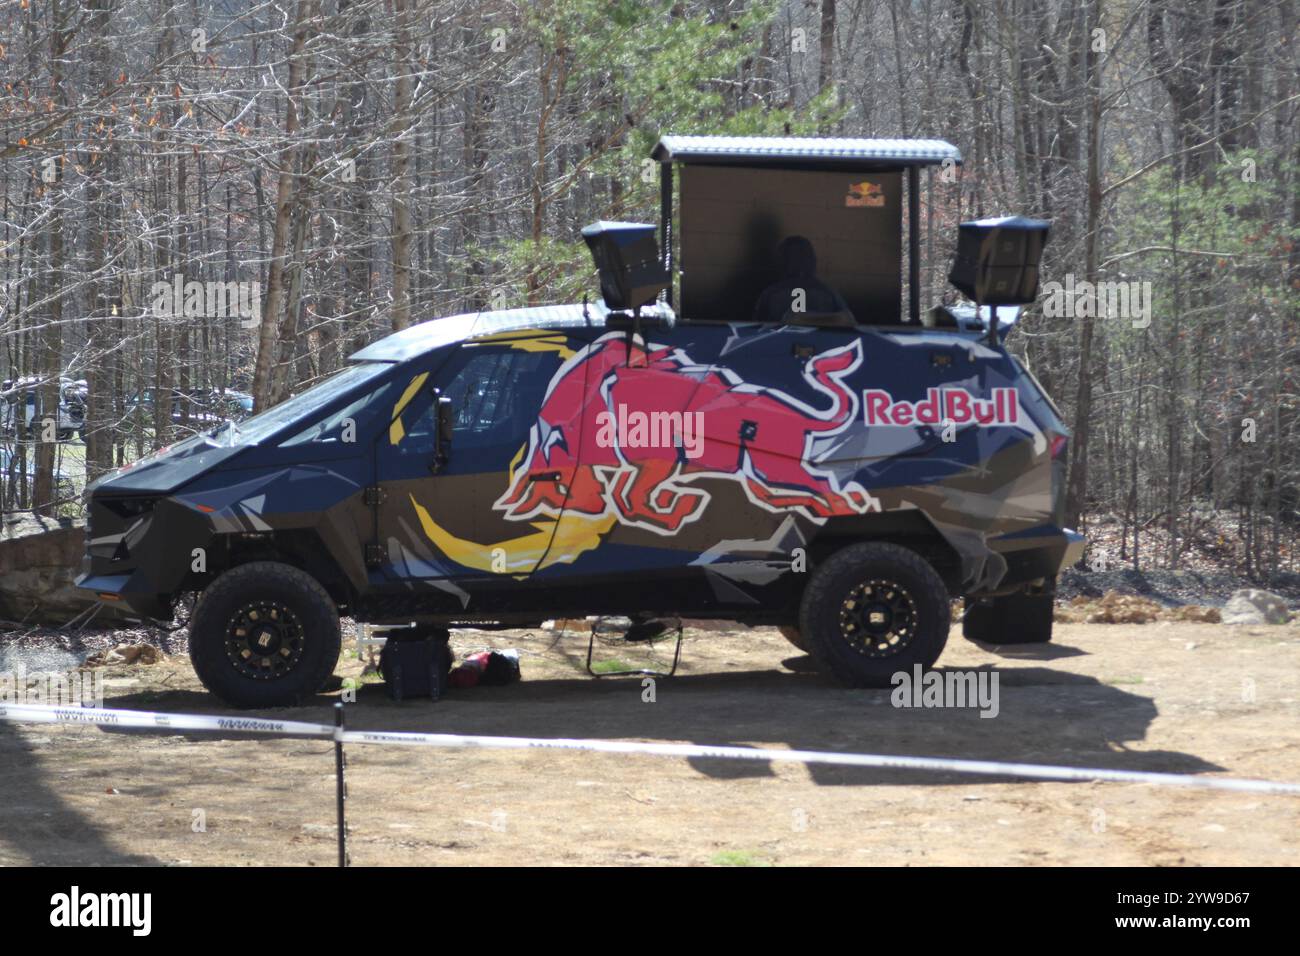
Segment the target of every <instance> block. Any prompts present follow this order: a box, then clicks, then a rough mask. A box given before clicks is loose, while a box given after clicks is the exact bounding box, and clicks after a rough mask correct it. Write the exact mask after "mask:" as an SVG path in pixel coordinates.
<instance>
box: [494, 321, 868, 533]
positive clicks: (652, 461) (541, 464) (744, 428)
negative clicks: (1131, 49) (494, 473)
mask: <svg viewBox="0 0 1300 956" xmlns="http://www.w3.org/2000/svg"><path fill="white" fill-rule="evenodd" d="M861 364H862V349H861V343H860V342H858V341H854V342H852V343H850V344H848V345H845V346H843V347H840V348H836V349H831V350H829V351H826V352H822V353H821V354H819V355H816V356H814V357H812V358H811V359H809V360H808V361H807V363H806V364H805V367H804V371H803V376H804V380H805V381H807V382H808V383H809V384H810V385H811V386H812V387H813V388H815V389H816V390H817V391H818V392H820V393H821V394H822V395H823V396H825V401H824V403H823V404H822V406H821V407H817V406H814V405H809V404H806V403H804V402H802V401H800V400H799V399H797V398H795V397H793V396H791V395H789V394H787V393H785V392H782V391H780V390H778V389H775V388H771V387H767V386H762V385H755V384H751V383H748V382H745V381H744V380H742V379H741V378H740V377H739V376H737V375H736V374H735V373H734V372H732V371H730V370H728V369H725V368H718V367H714V366H710V365H698V364H696V363H695V362H693V361H692V360H691V359H690V357H689V356H688V355H687V354H686V353H685V352H684V351H682V350H681V349H678V348H674V347H670V346H663V345H654V344H649V345H634V346H633V347H632V349H631V351H630V352H629V348H628V340H627V337H626V336H625V335H624V334H623V333H621V332H614V333H610V334H607V335H605V336H603V337H601V338H600V339H598V340H597V341H596V342H594V343H592V345H591V346H590V347H589V348H586V349H584V350H583V351H582V352H580V353H578V354H577V355H575V356H574V357H572V358H571V359H569V361H568V362H566V363H565V365H564V366H563V367H562V368H561V369H560V370H559V372H557V373H556V376H555V378H554V379H553V380H552V381H551V383H550V385H549V387H548V389H547V392H546V397H545V399H544V400H543V403H542V408H541V411H540V413H539V415H538V418H537V421H536V423H535V424H534V425H533V427H532V430H531V433H530V436H529V442H528V445H527V448H526V449H525V450H524V452H523V454H522V456H521V457H520V458H519V459H518V460H517V462H515V463H514V464H513V465H512V467H511V480H510V485H509V487H508V488H507V490H506V492H505V494H503V495H502V496H501V498H499V499H498V500H497V502H496V503H495V505H494V507H495V508H496V509H498V510H500V511H502V512H504V514H505V516H506V517H507V518H509V519H511V520H520V521H527V520H531V519H534V518H537V517H538V516H546V517H550V518H554V517H557V516H558V515H560V513H561V512H562V511H563V513H564V514H565V516H566V517H568V516H572V517H575V518H576V517H579V516H585V517H588V518H597V517H601V518H608V517H613V518H614V519H616V520H617V521H618V522H620V523H622V524H626V525H633V526H636V527H640V528H645V529H648V530H651V531H654V532H657V533H659V534H664V535H671V534H674V533H676V531H677V530H678V529H679V528H681V527H682V525H684V524H686V523H688V522H690V521H694V520H695V519H697V518H699V517H700V515H701V514H702V513H703V512H704V510H705V508H706V507H707V505H708V503H709V497H710V496H709V493H708V491H706V490H704V489H702V488H697V487H692V486H691V483H692V482H693V481H695V480H697V479H699V478H703V477H708V478H726V479H731V480H735V481H738V482H739V483H740V484H741V485H742V487H743V488H744V490H745V492H746V494H747V495H748V497H749V498H750V500H751V501H753V502H754V503H755V504H757V505H760V506H762V507H764V508H766V509H768V510H769V511H787V510H792V511H797V512H799V513H801V514H803V515H804V516H805V517H807V518H810V519H812V520H814V521H818V522H820V521H824V520H826V519H827V518H829V517H831V516H834V515H851V514H860V513H862V512H865V511H869V510H879V507H880V506H879V502H877V501H876V500H875V499H874V498H872V497H871V495H870V494H868V493H867V492H866V490H865V489H863V488H862V487H861V486H860V485H858V484H857V483H855V482H850V483H847V484H845V485H843V486H841V485H840V483H839V482H838V481H837V479H836V478H835V476H834V475H833V474H831V473H830V472H829V471H825V470H822V469H820V468H818V467H817V463H816V462H815V461H814V460H813V456H812V453H811V450H812V447H813V442H814V440H816V439H819V438H825V437H827V436H830V435H835V434H837V433H839V432H841V431H843V430H844V429H845V428H847V427H849V425H850V424H851V423H852V422H853V421H854V420H855V418H856V417H857V414H858V399H857V396H856V395H855V394H854V392H853V390H852V389H851V388H850V387H849V386H848V385H846V384H845V382H844V379H845V378H846V377H847V376H849V375H850V374H851V373H852V372H854V371H855V370H856V369H857V368H858V367H859V366H860V365H861Z"/></svg>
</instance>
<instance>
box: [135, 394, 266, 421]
mask: <svg viewBox="0 0 1300 956" xmlns="http://www.w3.org/2000/svg"><path fill="white" fill-rule="evenodd" d="M157 391H158V390H157V389H153V388H146V389H143V390H142V391H140V392H137V393H136V394H135V395H132V396H131V397H130V398H128V399H127V402H126V405H127V409H128V417H130V411H131V410H133V409H136V408H143V409H145V411H146V415H145V418H146V422H148V421H151V420H152V419H153V414H154V412H153V409H154V405H155V402H156V395H157ZM164 391H166V392H169V393H170V394H171V416H170V417H171V421H172V424H173V425H181V426H186V427H188V428H190V429H192V430H193V431H196V432H200V431H206V430H208V429H210V428H212V427H213V426H215V425H220V424H222V423H223V422H228V421H234V422H238V421H242V420H243V419H245V418H247V417H248V416H249V415H251V414H252V413H253V396H252V395H250V394H249V393H248V392H240V391H236V390H235V389H230V388H227V389H220V388H213V389H198V388H184V389H183V388H171V389H164Z"/></svg>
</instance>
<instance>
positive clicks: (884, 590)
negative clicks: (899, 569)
mask: <svg viewBox="0 0 1300 956" xmlns="http://www.w3.org/2000/svg"><path fill="white" fill-rule="evenodd" d="M917 625H918V621H917V608H916V601H915V600H914V599H913V598H912V595H911V594H910V593H909V592H908V590H907V588H905V587H903V586H902V585H900V584H899V583H898V582H897V581H890V580H887V579H884V578H873V579H872V580H870V581H863V582H862V583H861V584H859V585H857V586H856V587H855V588H853V590H851V591H849V593H848V594H847V595H846V596H845V598H844V603H843V604H841V605H840V634H841V635H842V636H843V638H844V640H845V642H846V643H848V645H849V646H850V647H852V648H853V649H854V650H855V651H857V652H858V653H859V654H862V655H864V656H866V657H893V656H894V655H895V654H897V653H899V652H900V651H901V650H903V648H905V647H907V645H909V644H911V643H912V639H913V638H915V637H916V630H917Z"/></svg>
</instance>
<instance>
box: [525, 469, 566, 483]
mask: <svg viewBox="0 0 1300 956" xmlns="http://www.w3.org/2000/svg"><path fill="white" fill-rule="evenodd" d="M559 480H560V473H559V472H558V471H543V472H541V473H540V474H535V475H529V476H528V481H529V483H532V482H534V481H559Z"/></svg>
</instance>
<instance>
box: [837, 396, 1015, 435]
mask: <svg viewBox="0 0 1300 956" xmlns="http://www.w3.org/2000/svg"><path fill="white" fill-rule="evenodd" d="M862 405H863V414H864V416H865V420H866V423H867V424H868V425H885V426H900V427H901V426H909V425H943V424H946V423H948V422H952V423H953V424H954V425H958V426H960V425H977V426H982V427H992V426H1015V425H1019V424H1020V399H1019V396H1017V394H1016V390H1015V389H1014V388H995V389H993V395H992V397H991V398H977V397H975V396H974V395H973V394H971V393H970V392H969V391H967V390H966V389H964V388H929V389H926V391H925V398H923V399H921V400H920V401H916V402H909V401H907V400H905V399H901V398H900V399H895V398H894V397H893V396H892V395H890V394H889V392H887V391H885V390H884V389H879V388H869V389H867V390H866V391H864V392H863V393H862Z"/></svg>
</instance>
